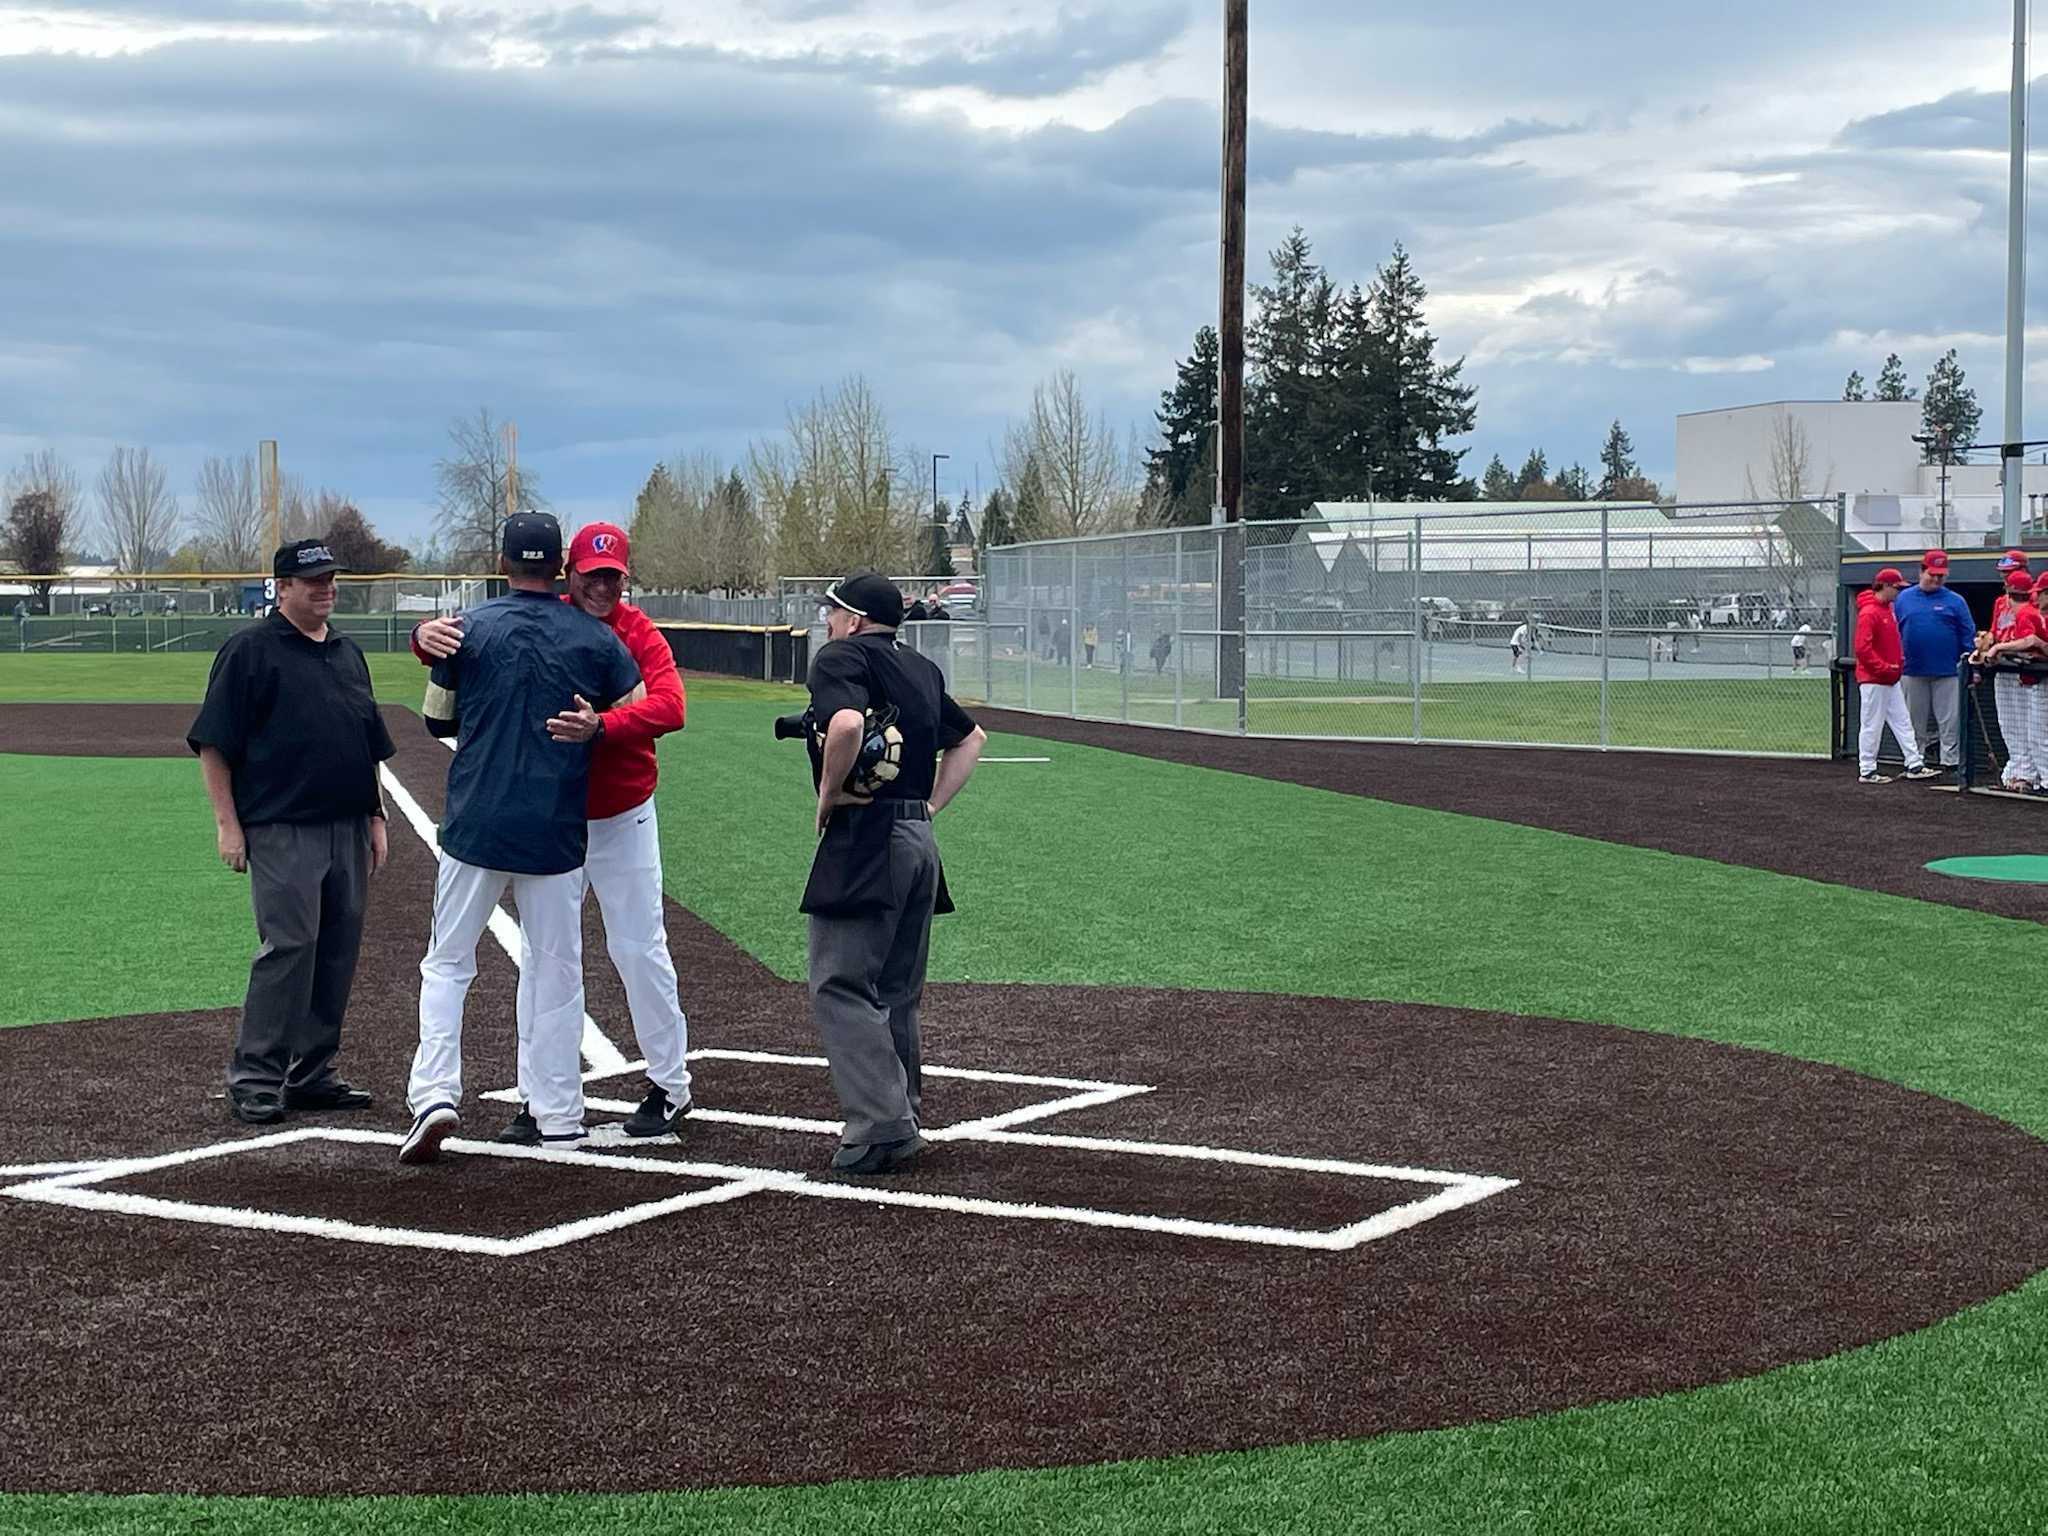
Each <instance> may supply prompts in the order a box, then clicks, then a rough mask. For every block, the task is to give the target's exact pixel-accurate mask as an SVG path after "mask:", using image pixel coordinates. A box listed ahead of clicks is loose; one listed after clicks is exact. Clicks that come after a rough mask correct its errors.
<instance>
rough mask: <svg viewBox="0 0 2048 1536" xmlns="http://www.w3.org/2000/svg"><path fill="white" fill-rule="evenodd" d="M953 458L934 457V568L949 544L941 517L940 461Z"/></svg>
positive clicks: (943, 454) (939, 454)
mask: <svg viewBox="0 0 2048 1536" xmlns="http://www.w3.org/2000/svg"><path fill="white" fill-rule="evenodd" d="M952 457H953V455H951V454H950V453H935V454H933V455H932V548H931V554H930V555H929V557H928V559H929V562H930V564H931V565H932V566H933V567H934V568H936V567H937V566H938V563H939V552H940V551H941V550H943V549H944V548H945V547H946V545H947V543H948V540H947V538H946V524H945V521H944V520H943V519H942V518H941V517H940V516H939V460H941V459H950V458H952Z"/></svg>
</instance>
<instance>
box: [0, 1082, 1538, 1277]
mask: <svg viewBox="0 0 2048 1536" xmlns="http://www.w3.org/2000/svg"><path fill="white" fill-rule="evenodd" d="M690 1056H691V1059H693V1060H728V1061H745V1062H757V1063H765V1064H768V1065H775V1066H796V1067H815V1068H823V1067H825V1066H826V1062H825V1059H824V1058H823V1057H822V1056H788V1055H781V1054H778V1053H774V1052H767V1051H724V1050H702V1051H692V1052H691V1053H690ZM625 1070H626V1071H628V1072H631V1071H636V1070H640V1067H639V1065H638V1064H632V1065H629V1066H628V1067H627V1068H626V1069H625ZM924 1071H925V1073H926V1074H927V1075H928V1076H931V1077H952V1078H959V1079H963V1080H967V1081H975V1082H994V1083H1009V1084H1015V1085H1018V1086H1023V1087H1041V1088H1048V1089H1055V1090H1058V1093H1059V1096H1058V1097H1055V1098H1051V1099H1047V1100H1045V1101H1043V1102H1041V1103H1038V1104H1032V1105H1026V1106H1024V1107H1023V1108H1020V1109H1016V1110H1011V1111H1007V1112H1005V1113H1003V1114H1000V1115H991V1116H987V1117H985V1118H983V1119H980V1120H972V1121H968V1122H965V1123H963V1124H960V1125H952V1126H946V1127H944V1128H943V1129H939V1130H934V1131H929V1132H926V1133H925V1136H926V1139H927V1140H930V1141H980V1142H990V1143H995V1144H997V1145H1003V1146H1015V1147H1046V1148H1054V1149H1063V1150H1068V1151H1081V1152H1106V1153H1112V1154H1116V1155H1119V1156H1128V1157H1150V1158H1158V1159H1162V1160H1165V1161H1169V1162H1193V1163H1207V1164H1224V1165H1234V1166H1238V1167H1248V1168H1264V1169H1276V1170H1281V1171H1290V1172H1298V1173H1307V1174H1322V1175H1330V1176H1335V1177H1340V1178H1357V1179H1374V1180H1382V1181H1387V1182H1393V1183H1404V1184H1421V1185H1430V1186H1434V1187H1435V1193H1433V1194H1429V1195H1425V1196H1422V1197H1420V1198H1418V1199H1415V1200H1410V1201H1407V1202H1405V1203H1403V1204H1401V1205H1397V1206H1393V1207H1391V1208H1390V1209H1387V1210H1384V1211H1380V1212H1378V1213H1376V1214H1375V1215H1372V1216H1369V1217H1366V1218H1365V1219H1364V1220H1362V1221H1356V1222H1352V1223H1350V1224H1348V1225H1346V1226H1341V1227H1336V1228H1332V1229H1326V1230H1325V1229H1306V1228H1297V1227H1281V1226H1263V1225H1255V1224H1245V1223H1239V1222H1223V1221H1202V1220H1196V1219H1193V1218H1188V1217H1179V1216H1153V1215H1146V1214H1143V1213H1140V1212H1135V1211H1114V1210H1101V1209H1096V1208H1093V1207H1089V1206H1071V1205H1042V1204H1035V1203H1030V1202H1019V1201H1005V1200H985V1199H979V1198H975V1197H971V1196H963V1195H939V1194H925V1193H921V1192H919V1191H917V1190H915V1189H908V1188H903V1187H900V1186H888V1185H880V1184H877V1183H873V1182H868V1181H861V1182H852V1181H841V1180H836V1179H824V1178H819V1177H816V1176H814V1175H813V1174H810V1173H805V1172H799V1171H796V1170H793V1169H784V1168H757V1167H746V1166H739V1165H734V1164H728V1163H711V1162H697V1161H691V1160H684V1159H671V1158H665V1157H663V1158H654V1157H640V1156H619V1155H613V1154H611V1153H609V1152H598V1151H580V1150H579V1151H569V1150H556V1149H551V1148H542V1147H515V1146H501V1145H499V1144H497V1143H496V1142H487V1141H472V1140H469V1139H466V1138H461V1137H452V1138H450V1139H449V1140H448V1141H446V1142H444V1143H442V1150H443V1151H444V1152H452V1153H456V1154H458V1155H462V1156H468V1157H497V1158H509V1159H515V1160H520V1161H526V1162H539V1163H552V1164H558V1165H561V1166H563V1167H569V1168H580V1169H586V1170H589V1169H610V1170H613V1171H614V1172H619V1173H627V1174H665V1175H668V1176H670V1177H675V1178H688V1179H693V1180H712V1181H714V1182H713V1183H712V1184H711V1186H710V1187H709V1188H705V1189H694V1190H690V1191H688V1192H687V1193H684V1194H680V1195H673V1196H669V1197H667V1198H664V1199H658V1200H647V1201H640V1202H637V1203H635V1204H632V1205H628V1206H625V1207H622V1208H621V1209H619V1210H616V1211H610V1212H606V1213H604V1214H601V1215H597V1216H591V1217H585V1218H582V1219H580V1220H577V1221H570V1222H563V1223H561V1224H559V1225H556V1226H551V1227H546V1228H543V1229H541V1230H540V1231H537V1232H530V1233H528V1234H526V1235H525V1236H523V1237H512V1238H499V1237H479V1236H475V1235H472V1234H467V1233H451V1232H434V1231H425V1230H420V1229H417V1228H411V1227H387V1226H378V1225H374V1224H370V1223H365V1222H354V1221H342V1220H337V1219H332V1218H328V1217H314V1216H290V1215H282V1214H279V1213H276V1212H271V1211H257V1210H250V1209H246V1208H243V1207H238V1206H223V1205H207V1204H202V1203H198V1202H192V1201H183V1200H165V1199H160V1198H158V1197H155V1196H149V1195H134V1194H125V1193H122V1192H120V1191H116V1190H111V1189H106V1188H103V1187H101V1186H103V1185H106V1184H109V1183H112V1182H113V1181H115V1180H117V1179H122V1178H128V1177H133V1176H135V1175H139V1174H146V1173H155V1172H158V1171H160V1170H163V1169H168V1168H178V1167H184V1166H187V1165H189V1164H192V1163H198V1162H204V1161H208V1160H211V1159H216V1158H221V1157H229V1156H234V1155H236V1154H239V1153H244V1152H257V1151H263V1150H265V1149H268V1148H272V1147H280V1146H288V1145H290V1144H292V1143H294V1142H308V1141H329V1142H339V1143H345V1144H351V1145H357V1146H377V1147H396V1146H398V1145H399V1144H400V1143H401V1142H402V1141H403V1140H404V1137H403V1136H402V1135H400V1134H399V1133H397V1132H392V1131H360V1130H347V1129H339V1128H331V1127H325V1126H308V1127H304V1128H301V1129H294V1130H288V1131H276V1132H271V1133H269V1134H267V1135H262V1136H254V1137H249V1138H246V1139H243V1140H237V1141H231V1142H222V1143H216V1144H214V1145H211V1146H204V1147H194V1148H191V1149H188V1150H186V1151H182V1152H170V1153H165V1154H163V1155H161V1156H157V1157H141V1158H122V1159H116V1160H112V1161H108V1162H101V1163H91V1164H75V1163H62V1164H45V1165H41V1166H39V1167H38V1166H28V1167H15V1168H0V1176H7V1177H21V1176H23V1175H33V1176H32V1177H30V1178H29V1179H28V1181H27V1182H25V1183H20V1184H14V1185H11V1186H9V1187H7V1188H4V1189H0V1195H6V1196H10V1197H12V1198H14V1199H17V1200H28V1201H34V1202H37V1203H40V1204H45V1205H64V1206H71V1207H74V1208H76V1209H79V1210H88V1211H111V1212H115V1213H118V1214H122V1215H130V1216H152V1217H157V1218H159V1219H162V1220H167V1221H188V1222H197V1223H201V1224H205V1225H209V1226H223V1227H240V1228H244V1229H247V1230H251V1231H265V1232H285V1233H291V1234H295V1235H298V1236H304V1237H321V1238H330V1239H334V1240H337V1241H342V1242H359V1243H374V1244H380V1245H383V1246H386V1247H399V1248H432V1249H438V1250H441V1251H443V1252H450V1253H471V1254H479V1255H484V1256H487V1257H491V1258H516V1257H519V1256H520V1255H523V1254H529V1253H537V1252H540V1251H542V1250H544V1249H549V1248H560V1247H563V1246H565V1245H567V1244H570V1243H576V1242H581V1241H583V1240H585V1239H586V1238H593V1237H600V1236H603V1235H604V1234H606V1233H608V1232H617V1231H620V1230H622V1229H624V1228H626V1227H632V1226H638V1225H640V1224H641V1223H643V1222H648V1221H655V1220H658V1219H660V1218H661V1217H664V1216H671V1215H674V1214H676V1213H678V1212H681V1211H687V1210H691V1209H693V1208H695V1207H697V1206H704V1205H717V1204H722V1203H723V1202H725V1201H728V1200H739V1199H744V1198H746V1197H748V1196H751V1195H764V1194H765V1195H786V1196H793V1197H796V1198H800V1199H811V1200H841V1201H850V1202H853V1203H855V1204H860V1205H879V1206H893V1207H897V1208H900V1209H905V1210H918V1211H937V1212H946V1213H949V1214H953V1215H962V1216H981V1217H988V1218H993V1219H998V1220H1010V1221H1044V1222H1060V1223H1067V1224H1071V1225H1076V1226H1084V1227H1101V1228H1109V1229H1114V1230H1121V1231H1129V1232H1144V1233H1151V1234H1154V1235H1158V1236H1167V1237H1189V1238H1198V1239H1208V1240H1212V1241H1220V1242H1233V1243H1251V1244H1255V1245H1261V1246H1265V1247H1273V1248H1297V1249H1309V1250H1314V1251H1320V1252H1325V1253H1342V1252H1346V1251H1348V1250H1351V1249H1354V1248H1357V1247H1360V1246H1361V1245H1363V1244H1365V1243H1370V1242H1374V1241H1376V1240H1378V1239H1380V1238H1384V1237H1390V1236H1392V1235H1393V1234H1395V1233H1397V1232H1404V1231H1407V1230H1408V1229H1409V1228H1411V1227H1415V1226H1419V1225H1421V1224H1422V1223H1423V1222H1426V1221H1429V1220H1431V1219H1432V1218H1434V1217H1437V1216H1442V1215H1444V1214H1446V1213H1448V1212H1450V1211H1455V1210H1461V1209H1463V1208H1464V1207H1466V1206H1468V1205H1476V1204H1477V1203H1478V1202H1480V1201H1482V1200H1485V1199H1488V1198H1490V1197H1492V1196H1494V1195H1497V1194H1501V1193H1503V1192H1504V1191H1506V1190H1510V1189H1513V1188H1515V1187H1516V1184H1517V1183H1518V1181H1517V1180H1514V1179H1505V1178H1496V1177H1493V1176H1491V1175H1483V1174H1469V1173H1449V1172H1444V1171H1441V1170H1438V1169H1432V1168H1405V1167H1394V1166H1388V1165H1381V1164H1373V1163H1354V1162H1347V1161H1342V1160H1339V1159H1335V1158H1319V1157H1293V1156H1286V1155H1282V1154H1279V1153H1271V1152H1246V1151H1240V1150H1237V1149H1235V1148H1230V1147H1207V1146H1182V1145H1175V1144H1171V1143H1166V1142H1149V1141H1125V1140H1121V1139H1117V1138H1114V1137H1102V1136H1063V1135H1056V1134H1053V1133H1050V1132H1044V1131H1020V1130H1017V1129H1015V1128H1014V1127H1016V1126H1019V1125H1027V1124H1030V1123H1032V1122H1033V1121H1037V1120H1043V1119H1046V1118H1049V1117H1050V1116H1053V1115H1059V1114H1065V1113H1067V1112H1069V1111H1071V1110H1076V1109H1083V1108H1092V1107H1095V1106H1097V1105H1100V1104H1108V1103H1114V1102H1116V1101H1117V1100H1119V1099H1125V1098H1130V1097H1132V1096H1134V1095H1137V1094H1142V1093H1150V1092H1152V1091H1153V1090H1152V1089H1151V1088H1150V1087H1149V1086H1147V1085H1144V1084H1138V1083H1105V1082H1095V1081H1091V1080H1089V1079H1085V1078H1068V1077H1046V1076H1040V1075H1033V1074H1027V1073H1018V1072H992V1071H984V1070H981V1069H976V1068H966V1067H938V1066H929V1067H926V1068H925V1069H924ZM620 1075H622V1074H621V1073H618V1072H612V1071H602V1070H600V1071H594V1072H591V1073H589V1074H587V1076H586V1079H585V1080H586V1081H602V1080H603V1079H604V1078H607V1077H615V1076H620ZM484 1097H486V1098H490V1099H494V1100H500V1101H508V1102H515V1103H516V1102H517V1101H518V1097H519V1095H518V1092H517V1090H516V1089H507V1090H500V1091H497V1092H494V1093H491V1094H487V1095H484ZM588 1103H589V1106H590V1107H591V1108H593V1109H598V1110H610V1111H616V1112H618V1113H628V1112H630V1111H631V1110H633V1109H634V1108H636V1107H637V1106H636V1105H634V1104H632V1103H630V1102H628V1101H625V1100H611V1099H590V1100H589V1101H588ZM691 1119H693V1120H707V1121H715V1122H719V1123H724V1124H732V1125H745V1126H754V1127H759V1128H764V1129H769V1130H780V1131H797V1132H810V1133H815V1134H819V1135H831V1136H835V1137H836V1136H837V1135H838V1134H839V1132H840V1130H841V1125H840V1123H839V1122H838V1121H831V1120H811V1119H802V1118H798V1117H794V1116H785V1115H762V1114H753V1113H747V1112H743V1111H738V1110H715V1109H704V1108H698V1109H693V1110H692V1111H691ZM595 1139H597V1142H598V1144H599V1145H601V1146H617V1145H626V1144H628V1143H626V1141H625V1138H624V1137H623V1135H622V1134H621V1133H620V1132H619V1130H618V1128H617V1127H616V1126H615V1125H613V1126H603V1127H600V1128H599V1129H598V1132H597V1133H595Z"/></svg>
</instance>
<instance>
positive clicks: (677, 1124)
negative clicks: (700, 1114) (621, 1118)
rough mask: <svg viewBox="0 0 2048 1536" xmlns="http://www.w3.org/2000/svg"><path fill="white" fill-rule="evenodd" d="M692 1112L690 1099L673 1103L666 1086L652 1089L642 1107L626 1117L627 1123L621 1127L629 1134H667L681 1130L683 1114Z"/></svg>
mask: <svg viewBox="0 0 2048 1536" xmlns="http://www.w3.org/2000/svg"><path fill="white" fill-rule="evenodd" d="M689 1112H690V1101H689V1100H688V1099H685V1100H683V1102H682V1103H681V1104H671V1103H670V1102H669V1099H668V1090H667V1089H666V1088H656V1089H654V1090H652V1091H651V1092H650V1093H649V1094H648V1095H647V1097H646V1098H644V1099H642V1100H641V1101H640V1107H639V1108H638V1109H636V1110H634V1111H633V1113H632V1114H630V1115H628V1116H627V1117H626V1123H625V1124H624V1125H622V1126H620V1127H619V1129H620V1130H622V1131H624V1132H625V1133H626V1134H627V1135H628V1136H667V1135H670V1134H672V1133H674V1132H675V1131H677V1130H679V1129H680V1128H681V1126H682V1123H683V1116H685V1115H687V1114H688V1113H689Z"/></svg>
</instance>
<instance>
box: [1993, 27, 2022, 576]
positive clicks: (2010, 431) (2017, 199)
mask: <svg viewBox="0 0 2048 1536" xmlns="http://www.w3.org/2000/svg"><path fill="white" fill-rule="evenodd" d="M2010 106H2011V108H2012V143H2011V157H2012V169H2011V183H2010V187H2009V189H2008V191H2007V193H2006V204H2005V223H2006V264H2005V441H2004V442H2003V443H2001V444H2000V445H1999V450H1998V473H1999V479H2000V481H2001V482H2002V484H2001V486H2000V489H2001V490H2002V491H2003V492H2004V498H2005V508H2004V511H2005V516H2004V526H2003V528H2002V530H2001V532H2002V533H2003V535H2004V538H2005V542H2006V543H2007V544H2009V545H2010V544H2013V543H2016V542H2018V539H2019V535H2020V491H2021V489H2022V488H2023V485H2024V476H2023V475H2022V473H2021V465H2022V463H2023V461H2024V460H2023V453H2022V449H2023V447H2024V445H2023V444H2022V443H2021V442H2020V433H2021V431H2022V430H2023V428H2022V426H2021V423H2020V415H2021V411H2022V407H2023V406H2024V404H2025V400H2024V395H2025V384H2026V349H2027V0H2013V5H2012V97H2011V101H2010Z"/></svg>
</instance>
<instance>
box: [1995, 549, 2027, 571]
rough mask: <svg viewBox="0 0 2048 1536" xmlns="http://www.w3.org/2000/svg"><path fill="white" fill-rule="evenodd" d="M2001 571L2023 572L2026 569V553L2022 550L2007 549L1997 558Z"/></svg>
mask: <svg viewBox="0 0 2048 1536" xmlns="http://www.w3.org/2000/svg"><path fill="white" fill-rule="evenodd" d="M1998 568H1999V569H2000V570H2001V571H2014V570H2018V571H2024V570H2025V569H2026V568H2027V552H2026V551H2025V550H2024V549H2008V550H2007V551H2006V552H2005V553H2004V554H2002V555H2000V556H1999V557H1998Z"/></svg>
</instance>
